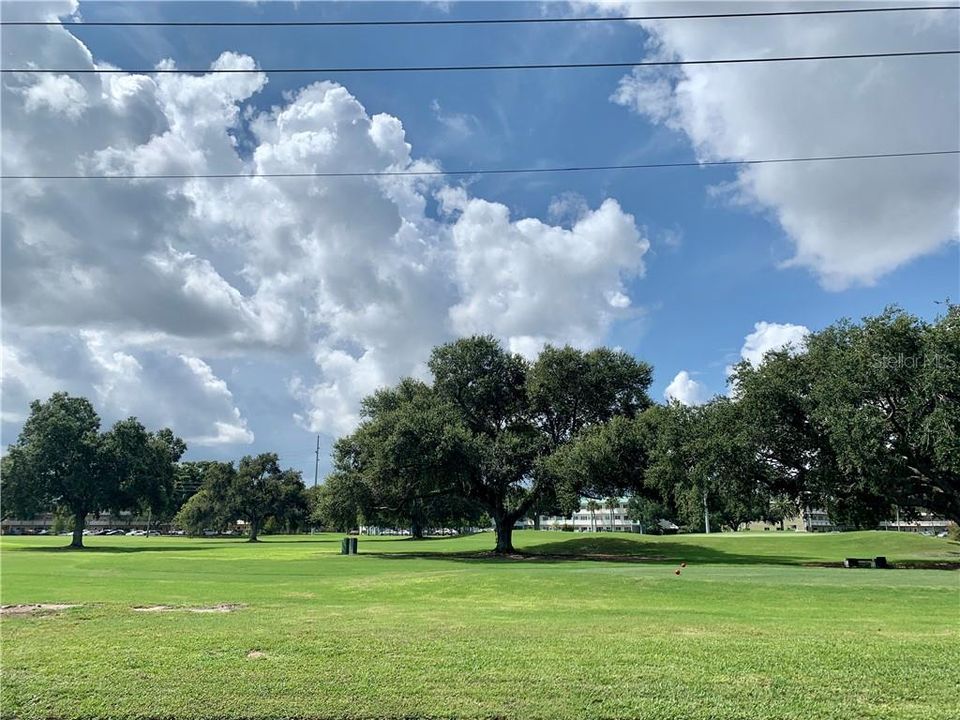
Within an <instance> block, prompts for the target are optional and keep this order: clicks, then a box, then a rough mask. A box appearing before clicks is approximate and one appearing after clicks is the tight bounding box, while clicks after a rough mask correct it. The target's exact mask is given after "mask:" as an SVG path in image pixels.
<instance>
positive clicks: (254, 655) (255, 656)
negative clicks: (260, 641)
mask: <svg viewBox="0 0 960 720" xmlns="http://www.w3.org/2000/svg"><path fill="white" fill-rule="evenodd" d="M266 656H267V654H266V653H265V652H262V651H260V650H251V651H250V652H248V653H247V660H260V659H261V658H265V657H266Z"/></svg>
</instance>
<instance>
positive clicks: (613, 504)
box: [607, 496, 620, 532]
mask: <svg viewBox="0 0 960 720" xmlns="http://www.w3.org/2000/svg"><path fill="white" fill-rule="evenodd" d="M618 507H620V498H616V497H613V496H611V497H608V498H607V510H609V511H610V532H616V528H615V527H614V524H613V511H614V510H616V509H617V508H618Z"/></svg>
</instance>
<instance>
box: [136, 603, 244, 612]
mask: <svg viewBox="0 0 960 720" xmlns="http://www.w3.org/2000/svg"><path fill="white" fill-rule="evenodd" d="M242 607H246V606H245V605H240V604H237V603H221V604H219V605H203V606H199V607H185V606H180V605H144V606H141V607H135V608H133V611H134V612H192V613H228V612H233V611H234V610H239V609H240V608H242Z"/></svg>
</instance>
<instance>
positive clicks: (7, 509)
mask: <svg viewBox="0 0 960 720" xmlns="http://www.w3.org/2000/svg"><path fill="white" fill-rule="evenodd" d="M186 449H187V446H186V443H184V442H183V440H181V439H180V438H178V437H177V436H176V435H174V434H173V432H172V431H171V430H169V429H167V428H164V429H162V430H158V431H156V432H150V431H148V430H147V429H146V428H145V427H144V426H143V425H142V424H141V423H140V422H139V421H138V420H137V419H136V418H132V417H131V418H128V419H126V420H121V421H119V422H117V423H116V424H115V425H114V426H113V427H111V428H110V429H109V430H106V431H101V430H100V417H99V416H98V415H97V413H96V411H95V410H94V409H93V406H92V405H91V404H90V402H89V401H88V400H86V399H85V398H81V397H71V396H70V395H68V394H67V393H56V394H54V395H53V396H52V397H51V398H50V399H49V400H47V401H46V402H40V401H39V400H35V401H34V402H33V403H31V405H30V416H29V417H28V418H27V421H26V423H24V426H23V430H22V431H21V433H20V436H19V437H18V438H17V442H16V443H14V444H13V445H11V446H10V447H9V448H8V450H7V454H6V455H5V456H4V458H3V461H2V466H0V477H2V486H0V495H2V497H3V512H4V515H5V516H7V517H9V516H12V515H17V516H21V517H29V516H31V515H34V514H36V513H40V512H48V511H57V512H60V513H63V514H69V516H70V517H71V518H72V520H73V540H72V542H71V544H70V546H71V547H77V548H79V547H83V530H84V528H85V526H86V522H87V516H88V515H90V514H92V513H99V512H101V511H105V510H107V511H110V512H113V513H119V512H121V511H124V510H131V511H135V512H146V511H147V510H155V511H157V512H158V513H160V512H163V511H164V510H166V509H169V508H170V507H171V504H172V503H173V502H174V498H175V493H174V472H175V468H176V463H177V461H178V460H179V459H180V457H181V456H182V455H183V453H184V452H186Z"/></svg>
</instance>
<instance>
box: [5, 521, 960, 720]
mask: <svg viewBox="0 0 960 720" xmlns="http://www.w3.org/2000/svg"><path fill="white" fill-rule="evenodd" d="M67 541H68V539H67V538H61V537H55V538H13V537H5V538H3V539H2V541H0V563H2V565H0V572H2V598H0V600H2V603H3V604H4V605H13V604H31V603H63V604H74V605H77V606H78V607H74V608H71V609H66V610H61V611H57V612H44V613H33V614H10V613H7V614H5V615H4V617H3V619H2V622H0V628H2V642H3V648H2V649H3V656H2V696H0V700H2V715H3V717H10V718H13V717H16V718H24V719H32V718H94V717H96V718H184V719H186V718H419V717H430V718H494V717H496V718H544V719H546V718H550V719H553V718H703V719H706V718H731V719H732V718H841V717H842V718H923V719H924V720H930V719H933V718H943V719H947V718H950V719H956V718H958V717H960V642H958V640H960V573H958V572H956V571H949V570H933V569H931V570H927V569H898V570H886V571H884V570H844V569H841V568H836V567H818V566H817V565H823V564H825V563H837V562H839V561H840V560H842V558H843V557H845V556H852V555H855V556H863V557H868V556H873V555H886V556H887V557H888V558H889V559H890V560H891V561H892V562H894V563H915V564H935V563H944V562H953V563H956V562H958V561H960V545H958V544H957V543H951V542H948V541H946V540H940V539H936V538H927V537H917V536H913V535H904V534H898V533H849V534H842V535H796V534H780V533H777V534H770V533H768V534H756V533H754V534H752V535H750V534H738V535H731V534H724V535H711V536H709V537H708V536H703V535H690V536H680V537H668V538H651V537H649V536H603V535H600V536H593V537H585V536H577V537H573V536H570V535H568V534H565V533H547V532H543V533H536V532H532V531H530V532H523V533H518V535H517V536H516V538H515V541H516V545H517V546H518V547H519V548H522V549H524V550H526V551H528V552H529V553H531V555H530V556H528V557H525V558H523V559H510V560H500V559H494V558H489V557H485V556H481V555H471V553H475V552H476V551H480V550H486V549H488V548H490V547H491V546H492V542H493V539H492V537H491V536H490V535H489V534H486V533H484V534H481V535H478V536H473V537H468V538H456V539H442V540H425V541H419V542H418V541H411V540H406V539H386V538H382V539H373V538H361V539H360V550H361V553H362V554H361V555H360V556H357V557H341V556H339V555H337V554H336V551H337V550H338V549H339V536H334V535H316V536H310V537H298V538H291V537H269V538H265V542H263V543H261V544H246V543H244V542H242V541H240V540H219V539H203V540H199V539H188V538H123V537H121V538H113V537H109V538H101V537H97V538H88V539H87V542H88V543H89V545H90V548H89V549H88V550H85V551H82V552H70V551H63V550H61V549H58V548H59V546H62V545H64V544H65V543H66V542H67ZM584 553H586V554H588V555H589V558H587V559H583V557H582V554H584ZM538 554H539V555H538ZM681 561H685V562H687V563H688V565H687V567H686V568H685V569H684V570H683V572H682V574H681V575H680V576H677V575H675V574H674V570H675V569H676V567H677V565H678V563H679V562H681ZM220 604H232V605H237V606H239V607H236V608H234V609H233V610H232V611H231V612H204V613H201V612H193V611H191V610H190V609H188V608H194V609H196V608H201V607H211V606H216V605H220ZM157 605H163V606H167V607H168V609H166V610H158V611H151V612H143V611H137V610H134V609H133V608H136V607H144V606H157Z"/></svg>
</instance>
